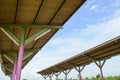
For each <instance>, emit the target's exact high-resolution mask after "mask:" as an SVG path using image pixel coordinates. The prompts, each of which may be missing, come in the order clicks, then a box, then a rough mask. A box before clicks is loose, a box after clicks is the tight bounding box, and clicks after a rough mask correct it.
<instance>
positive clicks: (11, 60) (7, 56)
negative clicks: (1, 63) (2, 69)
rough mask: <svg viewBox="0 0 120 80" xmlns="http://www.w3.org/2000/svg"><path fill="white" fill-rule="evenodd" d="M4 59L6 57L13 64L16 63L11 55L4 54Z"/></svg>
mask: <svg viewBox="0 0 120 80" xmlns="http://www.w3.org/2000/svg"><path fill="white" fill-rule="evenodd" d="M3 56H4V57H6V58H7V59H8V60H9V61H10V62H11V63H12V64H14V63H15V60H14V59H13V58H11V57H10V56H9V55H6V54H3Z"/></svg>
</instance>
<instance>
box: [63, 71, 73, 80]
mask: <svg viewBox="0 0 120 80" xmlns="http://www.w3.org/2000/svg"><path fill="white" fill-rule="evenodd" d="M70 71H71V69H68V70H64V71H63V73H64V74H65V80H68V78H67V75H68V74H69V73H70Z"/></svg>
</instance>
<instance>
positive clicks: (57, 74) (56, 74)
mask: <svg viewBox="0 0 120 80" xmlns="http://www.w3.org/2000/svg"><path fill="white" fill-rule="evenodd" d="M60 74H61V72H59V73H55V76H56V80H58V76H59V75H60Z"/></svg>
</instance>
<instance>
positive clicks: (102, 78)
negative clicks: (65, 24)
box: [100, 68, 104, 80]
mask: <svg viewBox="0 0 120 80" xmlns="http://www.w3.org/2000/svg"><path fill="white" fill-rule="evenodd" d="M100 74H101V80H104V76H103V72H102V68H100Z"/></svg>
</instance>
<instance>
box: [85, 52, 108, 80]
mask: <svg viewBox="0 0 120 80" xmlns="http://www.w3.org/2000/svg"><path fill="white" fill-rule="evenodd" d="M84 55H85V54H84ZM85 56H86V57H88V58H90V59H91V60H92V61H93V62H94V63H95V64H96V65H97V66H98V68H99V69H100V75H101V80H104V75H103V71H102V68H103V66H104V64H105V62H106V59H104V60H103V62H102V60H96V59H94V58H93V57H91V56H88V55H85Z"/></svg>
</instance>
